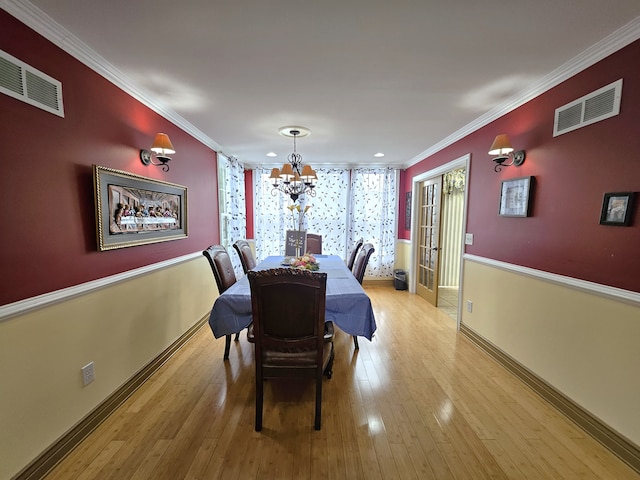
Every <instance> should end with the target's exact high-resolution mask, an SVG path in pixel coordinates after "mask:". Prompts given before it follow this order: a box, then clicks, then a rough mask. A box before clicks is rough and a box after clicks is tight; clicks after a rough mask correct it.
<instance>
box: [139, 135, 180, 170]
mask: <svg viewBox="0 0 640 480" xmlns="http://www.w3.org/2000/svg"><path fill="white" fill-rule="evenodd" d="M173 153H176V149H175V148H173V144H172V143H171V140H169V135H167V134H166V133H158V134H157V135H156V138H155V139H154V140H153V145H151V150H140V161H142V164H143V165H149V164H151V165H156V166H158V167H160V166H161V167H162V170H163V171H165V172H168V171H169V165H168V162H169V161H170V160H171V157H168V156H167V155H169V154H173ZM154 154H155V157H156V158H157V159H158V160H159V161H160V163H155V162H154V161H153V156H154Z"/></svg>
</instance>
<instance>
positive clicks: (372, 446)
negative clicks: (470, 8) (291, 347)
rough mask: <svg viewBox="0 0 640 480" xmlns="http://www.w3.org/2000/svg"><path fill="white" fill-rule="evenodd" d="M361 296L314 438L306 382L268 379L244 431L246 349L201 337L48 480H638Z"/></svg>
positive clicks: (482, 366)
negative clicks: (357, 329)
mask: <svg viewBox="0 0 640 480" xmlns="http://www.w3.org/2000/svg"><path fill="white" fill-rule="evenodd" d="M366 290H367V293H368V294H369V296H370V297H371V300H372V304H373V306H374V311H375V313H376V320H377V322H378V331H377V332H376V336H375V337H374V340H373V341H372V342H369V341H368V340H366V339H364V338H359V343H360V350H355V349H354V348H353V339H352V337H351V336H349V335H347V334H346V333H344V332H341V331H339V330H338V331H337V332H336V337H335V341H334V344H335V349H336V359H335V363H334V375H333V378H331V379H325V380H324V382H323V408H322V414H323V418H322V429H321V430H320V431H315V430H314V429H313V409H314V401H315V398H314V387H313V385H312V384H307V385H305V384H304V383H303V384H298V385H293V384H285V385H284V386H283V385H282V384H279V382H273V381H269V382H267V384H266V385H265V411H264V420H263V428H264V430H263V431H262V432H260V433H257V432H255V431H254V428H253V427H254V414H255V411H254V408H255V396H254V395H255V377H254V363H253V345H251V344H249V343H248V342H247V341H246V338H245V335H242V337H241V340H240V341H238V342H232V347H231V353H230V358H229V360H228V361H222V352H223V349H224V341H222V340H216V339H214V338H213V335H212V334H211V331H210V329H209V327H208V325H205V326H204V327H203V328H202V329H201V330H200V331H199V332H198V333H196V335H195V336H194V337H193V338H192V339H191V340H189V342H188V343H187V344H186V345H185V346H184V347H183V348H182V349H180V350H179V351H177V352H176V354H175V355H174V356H173V357H172V358H171V359H170V360H169V361H167V362H166V363H165V364H164V365H163V366H162V367H161V368H160V369H159V370H158V371H157V372H156V374H155V375H154V376H153V377H152V378H151V379H150V380H148V381H147V382H146V383H145V384H144V385H142V387H141V388H140V389H138V390H137V391H136V392H135V393H134V394H133V395H131V397H130V398H129V399H127V400H126V401H125V403H124V404H123V405H122V406H121V407H120V408H119V409H118V410H117V411H116V412H115V413H113V414H112V415H111V417H109V418H108V419H107V420H106V421H105V422H103V423H102V424H101V425H99V426H98V428H97V429H96V430H95V431H94V432H93V433H92V434H91V435H89V437H87V439H86V440H85V441H84V442H82V443H81V444H80V445H79V446H78V447H77V448H76V449H75V450H74V451H73V452H71V453H70V454H69V455H68V456H67V457H66V458H65V459H63V461H62V462H61V463H59V464H58V465H57V466H56V467H55V468H54V469H53V470H52V471H51V472H50V473H49V475H48V476H47V477H46V479H47V480H66V479H69V478H74V479H75V478H83V479H87V480H88V479H114V480H115V479H117V480H126V479H130V478H139V479H153V480H164V479H171V480H179V479H189V480H195V479H206V480H214V479H223V478H224V479H238V478H241V479H262V478H276V479H280V478H285V479H295V480H298V479H318V478H328V479H342V478H349V479H352V478H353V479H376V478H378V479H387V478H394V479H395V478H402V479H404V478H407V479H411V478H420V479H435V480H454V479H463V480H468V479H487V478H491V479H502V478H509V479H515V480H518V479H535V480H546V479H549V480H551V479H553V480H556V479H559V478H562V479H565V478H581V479H582V478H586V479H596V480H610V479H613V478H615V479H616V480H618V479H621V480H638V479H640V475H639V474H637V473H636V472H634V471H633V470H632V469H630V468H629V467H628V466H627V465H626V464H624V463H623V462H622V461H621V460H619V459H618V458H617V457H615V456H614V455H613V454H611V453H610V452H609V451H608V450H606V449H605V448H604V447H602V446H601V445H600V444H599V443H598V442H596V441H595V440H593V439H592V438H591V437H589V436H588V435H586V434H585V433H584V432H583V431H582V430H581V429H580V428H579V427H577V426H576V425H575V424H573V423H572V422H571V421H570V420H568V419H567V418H566V417H565V416H564V415H562V414H561V413H559V412H558V411H557V410H555V409H554V407H552V406H551V405H549V404H547V403H546V402H545V401H543V400H542V399H541V398H540V397H539V396H538V395H536V394H535V393H534V392H532V391H531V390H530V389H529V387H527V386H526V385H524V384H523V383H522V382H520V380H518V379H517V378H515V377H514V376H513V375H512V374H511V373H510V372H509V371H508V370H506V369H505V368H503V367H502V366H501V365H499V364H498V363H497V362H496V361H494V360H493V359H492V358H491V357H489V356H488V355H486V354H485V353H484V352H483V351H482V350H480V349H479V348H477V347H476V346H475V345H474V344H473V343H472V342H470V341H469V340H468V339H467V338H466V337H465V336H463V335H461V334H459V333H458V332H457V331H456V326H455V322H454V321H453V320H452V319H451V318H450V317H449V316H448V315H446V314H444V313H442V312H440V311H439V310H438V309H436V308H434V307H432V306H431V305H429V304H427V303H426V302H425V301H424V300H423V299H421V298H420V297H418V296H416V295H411V294H409V293H408V292H406V291H397V290H394V289H393V288H391V287H379V286H366ZM416 326H419V328H420V331H421V334H420V335H418V336H416V334H415V333H416Z"/></svg>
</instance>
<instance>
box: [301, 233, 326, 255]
mask: <svg viewBox="0 0 640 480" xmlns="http://www.w3.org/2000/svg"><path fill="white" fill-rule="evenodd" d="M305 253H313V254H316V255H322V235H317V234H315V233H307V248H306V251H305Z"/></svg>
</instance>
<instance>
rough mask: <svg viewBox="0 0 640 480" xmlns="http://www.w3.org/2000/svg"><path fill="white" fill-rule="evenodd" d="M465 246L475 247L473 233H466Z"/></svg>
mask: <svg viewBox="0 0 640 480" xmlns="http://www.w3.org/2000/svg"><path fill="white" fill-rule="evenodd" d="M464 244H465V245H473V233H465V235H464Z"/></svg>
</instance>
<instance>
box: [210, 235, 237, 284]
mask: <svg viewBox="0 0 640 480" xmlns="http://www.w3.org/2000/svg"><path fill="white" fill-rule="evenodd" d="M202 254H203V255H204V256H205V257H207V260H209V265H211V270H212V271H213V276H214V277H215V279H216V284H217V285H218V292H219V293H220V294H221V295H222V293H223V292H225V291H226V290H227V289H228V288H229V287H230V286H231V285H233V284H234V283H236V274H235V273H234V271H233V264H232V263H231V257H229V254H228V253H227V249H226V248H224V247H223V246H222V245H211V246H210V247H209V248H207V249H206V250H204V251H203V252H202Z"/></svg>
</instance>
